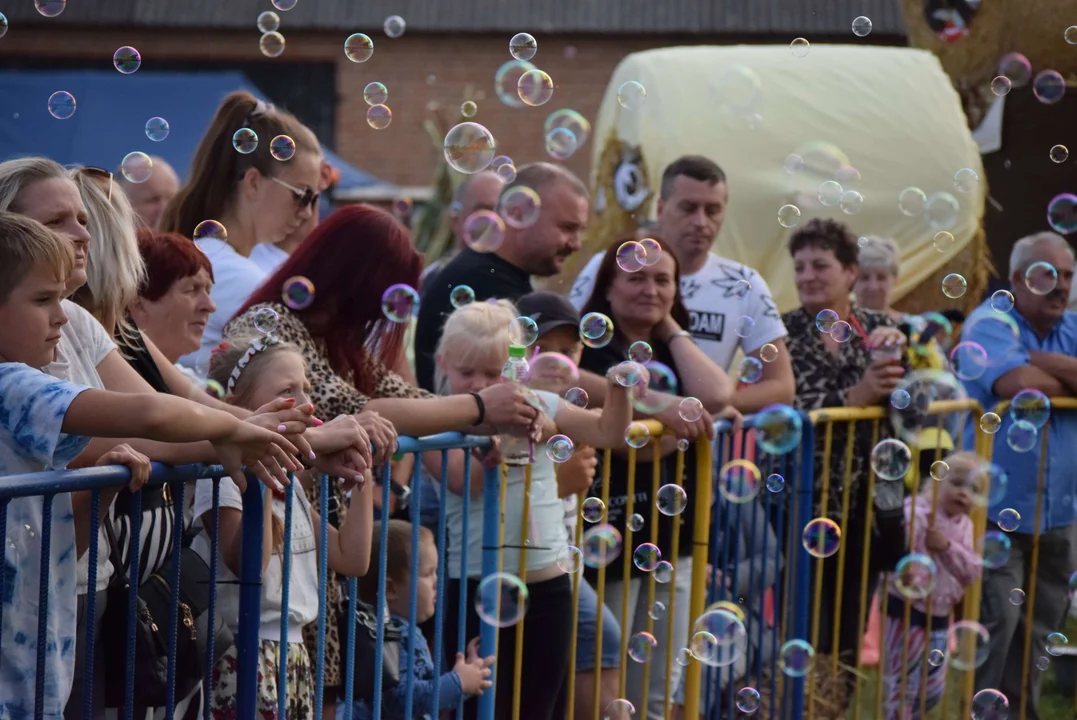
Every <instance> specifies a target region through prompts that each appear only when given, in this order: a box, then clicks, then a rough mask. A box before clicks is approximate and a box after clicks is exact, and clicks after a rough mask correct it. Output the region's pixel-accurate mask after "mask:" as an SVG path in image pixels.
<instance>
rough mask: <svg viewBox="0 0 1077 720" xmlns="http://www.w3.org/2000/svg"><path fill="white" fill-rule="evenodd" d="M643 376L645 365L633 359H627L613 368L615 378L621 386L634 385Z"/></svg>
mask: <svg viewBox="0 0 1077 720" xmlns="http://www.w3.org/2000/svg"><path fill="white" fill-rule="evenodd" d="M642 378H643V366H642V365H640V364H639V363H637V362H633V361H632V360H625V361H624V362H622V363H618V364H617V366H616V367H614V368H613V379H614V380H615V381H616V382H617V384H618V385H620V386H621V387H626V388H628V387H634V386H636V385H638V384H639V381H640V380H641V379H642Z"/></svg>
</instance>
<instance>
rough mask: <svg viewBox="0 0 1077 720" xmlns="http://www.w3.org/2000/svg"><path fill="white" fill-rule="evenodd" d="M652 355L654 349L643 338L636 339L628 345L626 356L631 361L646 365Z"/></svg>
mask: <svg viewBox="0 0 1077 720" xmlns="http://www.w3.org/2000/svg"><path fill="white" fill-rule="evenodd" d="M653 355H654V350H653V349H652V348H651V346H650V344H648V343H646V342H644V341H643V340H637V341H636V342H634V343H632V344H631V345H629V346H628V357H629V359H630V360H632V361H633V362H637V363H640V364H642V365H646V364H647V363H649V362H650V361H651V357H652V356H653Z"/></svg>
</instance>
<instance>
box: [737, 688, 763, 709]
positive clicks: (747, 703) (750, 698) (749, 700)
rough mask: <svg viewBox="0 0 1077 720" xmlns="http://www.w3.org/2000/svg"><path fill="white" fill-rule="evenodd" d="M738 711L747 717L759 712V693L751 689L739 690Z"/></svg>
mask: <svg viewBox="0 0 1077 720" xmlns="http://www.w3.org/2000/svg"><path fill="white" fill-rule="evenodd" d="M737 709H738V710H740V711H741V712H742V713H745V714H747V715H752V714H754V713H755V712H756V711H757V710H759V691H758V690H756V689H755V688H751V687H745V688H741V689H740V690H738V691H737Z"/></svg>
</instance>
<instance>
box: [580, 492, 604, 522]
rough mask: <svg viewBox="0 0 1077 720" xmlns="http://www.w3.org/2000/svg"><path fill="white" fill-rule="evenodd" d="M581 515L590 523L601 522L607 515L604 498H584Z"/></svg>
mask: <svg viewBox="0 0 1077 720" xmlns="http://www.w3.org/2000/svg"><path fill="white" fill-rule="evenodd" d="M580 515H581V516H582V517H583V519H584V520H586V521H587V522H589V523H596V522H599V521H600V520H602V518H603V517H605V515H606V504H605V503H604V502H602V498H597V497H587V498H584V499H583V502H582V503H581V504H580Z"/></svg>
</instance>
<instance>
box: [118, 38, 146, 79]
mask: <svg viewBox="0 0 1077 720" xmlns="http://www.w3.org/2000/svg"><path fill="white" fill-rule="evenodd" d="M112 65H113V67H115V68H116V69H117V70H119V71H120V72H121V73H122V74H124V75H130V74H131V73H133V72H135V71H136V70H138V69H139V68H140V67H141V66H142V55H140V54H139V52H138V50H136V49H135V48H133V47H131V46H130V45H124V46H123V47H122V48H120V49H119V50H117V51H116V52H115V53H113V54H112Z"/></svg>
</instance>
